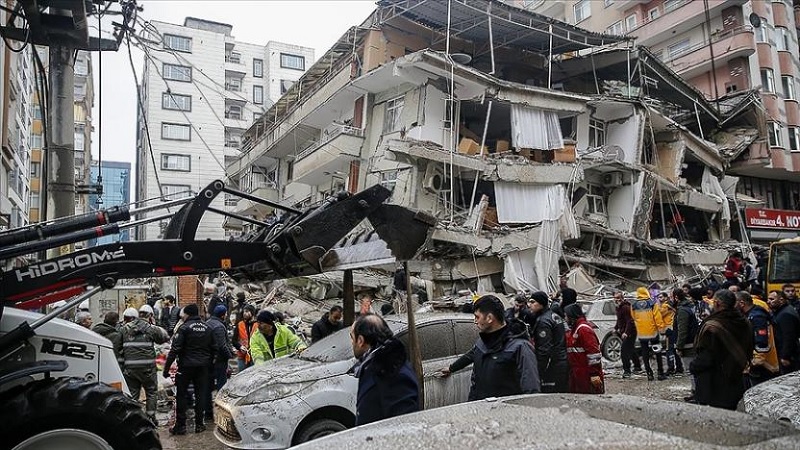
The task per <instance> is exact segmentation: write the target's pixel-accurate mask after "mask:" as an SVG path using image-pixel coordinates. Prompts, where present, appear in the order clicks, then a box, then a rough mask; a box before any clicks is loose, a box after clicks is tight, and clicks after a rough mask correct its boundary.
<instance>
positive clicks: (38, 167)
mask: <svg viewBox="0 0 800 450" xmlns="http://www.w3.org/2000/svg"><path fill="white" fill-rule="evenodd" d="M41 171H42V164H41V163H38V162H32V163H31V178H39V177H40V176H41V175H42V174H41Z"/></svg>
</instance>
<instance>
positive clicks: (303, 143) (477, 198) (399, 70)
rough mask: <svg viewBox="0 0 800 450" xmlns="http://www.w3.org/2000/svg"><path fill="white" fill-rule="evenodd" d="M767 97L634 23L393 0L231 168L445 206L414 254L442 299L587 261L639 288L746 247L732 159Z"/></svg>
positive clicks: (306, 82) (318, 196)
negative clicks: (587, 26) (729, 95)
mask: <svg viewBox="0 0 800 450" xmlns="http://www.w3.org/2000/svg"><path fill="white" fill-rule="evenodd" d="M756 102H757V97H756V96H747V95H739V96H737V98H734V99H730V100H729V101H727V103H726V108H724V111H723V110H722V109H721V108H718V107H715V105H711V104H710V103H709V102H708V101H706V100H705V99H704V98H703V96H702V95H701V94H700V93H699V92H698V91H696V90H694V89H693V88H692V87H691V86H689V85H687V84H686V83H685V82H684V81H683V80H681V79H680V78H679V77H678V76H677V75H675V74H674V72H672V71H671V70H670V69H669V68H667V67H666V66H663V65H662V64H661V63H660V62H659V61H658V60H657V59H656V58H653V57H652V55H651V54H650V53H649V51H648V50H647V49H646V48H636V47H634V46H633V43H632V42H630V41H628V40H627V39H626V38H624V37H620V36H610V35H602V34H597V33H592V32H588V31H585V30H582V29H580V28H577V27H575V26H572V25H568V24H566V23H561V22H558V21H556V20H553V19H551V18H548V17H545V16H541V15H537V14H534V13H531V12H528V11H525V10H521V9H518V8H515V7H513V6H510V5H507V4H504V3H500V2H496V1H493V0H450V1H443V0H386V1H382V2H380V3H379V5H378V8H377V9H376V10H375V12H374V13H373V14H372V15H371V16H370V17H369V18H367V20H366V21H365V22H364V23H362V24H361V25H360V26H357V27H353V28H351V29H350V30H348V31H347V32H346V33H345V34H344V35H343V36H342V37H341V38H340V39H339V41H337V42H336V44H334V46H333V47H332V48H331V49H330V50H329V51H328V52H327V53H326V54H325V55H324V56H322V57H321V58H320V59H319V61H317V63H315V64H314V65H313V66H312V67H311V68H310V69H309V70H308V72H307V73H306V74H305V75H304V76H303V77H302V78H301V79H300V80H299V81H298V82H297V83H295V84H294V85H293V86H292V88H291V89H289V90H288V92H287V93H286V94H285V95H284V96H283V97H282V98H281V99H280V100H279V101H278V102H276V104H275V105H273V106H272V107H271V108H270V109H269V110H268V111H267V112H266V113H265V114H264V115H263V116H262V117H261V119H260V120H259V121H258V122H256V123H255V124H254V125H253V126H252V127H251V128H250V129H249V130H248V131H247V132H246V133H245V134H244V137H243V147H242V154H241V156H240V157H239V158H237V159H236V161H234V162H232V163H231V164H229V165H228V167H227V173H228V177H229V178H230V179H231V180H232V181H233V182H234V183H236V184H238V186H239V188H240V189H241V190H243V191H245V192H248V193H252V194H254V195H258V196H261V197H264V198H267V199H270V200H273V201H278V202H281V203H284V204H287V205H296V206H306V205H309V204H313V203H315V202H319V201H322V200H323V199H324V198H325V197H327V196H330V195H333V194H335V193H336V192H338V191H341V190H347V191H350V192H357V191H360V190H362V189H364V188H366V187H368V186H371V185H374V184H378V183H380V184H382V185H384V186H387V187H390V188H391V189H393V197H392V202H394V203H397V204H401V205H403V206H408V207H411V208H416V209H420V210H425V211H427V212H429V213H432V214H433V215H435V216H436V217H437V219H438V225H437V227H436V230H435V231H434V233H433V235H432V236H431V242H430V243H429V245H428V246H427V249H426V251H425V252H424V253H423V254H422V255H420V256H419V257H418V258H417V259H416V260H415V261H412V262H411V264H410V267H411V271H412V272H414V273H418V274H419V276H420V278H422V279H426V280H430V281H432V282H433V284H434V286H435V289H434V294H435V295H442V294H445V293H449V292H454V291H457V290H462V289H470V290H472V291H483V292H485V291H516V290H522V289H533V290H545V291H549V292H552V291H555V290H556V289H557V286H558V278H559V274H560V273H563V272H565V271H567V270H569V269H571V268H574V267H577V266H580V268H581V269H580V271H581V273H582V274H583V276H584V278H588V279H592V277H594V278H596V279H599V280H602V281H604V282H607V283H609V284H613V285H620V286H623V285H627V286H630V285H632V284H634V283H641V282H647V283H650V282H659V283H661V284H662V285H663V284H671V283H675V282H678V281H683V280H689V281H692V280H694V281H698V280H700V279H702V278H704V277H705V276H707V274H708V269H707V268H708V267H711V266H714V265H719V264H722V262H723V261H724V259H725V257H726V256H727V252H728V250H729V249H730V248H732V247H735V246H736V245H738V243H737V242H736V241H735V240H732V237H736V235H737V232H736V230H732V219H734V216H735V214H736V208H735V207H732V206H731V204H730V203H729V202H730V200H731V199H730V196H731V195H734V196H735V190H734V189H735V179H733V180H731V179H730V177H726V176H725V173H726V169H727V168H728V167H729V164H730V162H731V160H732V159H734V158H736V157H739V156H740V155H741V153H742V151H743V150H741V149H746V148H749V147H750V145H751V144H752V143H753V142H754V141H756V140H757V139H759V138H760V136H761V133H760V131H759V130H758V129H757V127H755V126H754V125H753V124H756V123H758V119H759V118H758V117H754V116H755V115H757V112H754V111H757V108H755V107H754V105H755V103H756ZM726 130H727V131H726ZM714 136H721V137H723V138H724V139H721V140H722V142H721V143H720V144H715V143H713V142H712V141H711V139H712V138H713V137H714ZM731 183H733V184H734V189H732V188H731V187H730V185H731ZM734 199H735V197H734ZM236 212H237V213H238V214H240V215H245V216H254V217H257V218H258V219H265V216H268V215H271V214H279V211H274V210H272V209H270V208H269V207H265V206H263V205H254V204H252V202H246V201H240V202H239V205H237V211H236ZM226 226H227V227H228V228H232V229H242V230H243V231H246V230H247V224H246V223H242V222H240V221H237V220H235V219H229V220H228V221H227V222H226ZM362 233H364V234H367V233H368V230H362ZM355 238H357V237H354V239H355ZM392 262H393V260H392V259H391V258H385V257H382V258H377V259H375V260H374V261H371V265H372V266H378V267H383V268H385V269H387V270H392V269H393V268H394V267H393V265H392Z"/></svg>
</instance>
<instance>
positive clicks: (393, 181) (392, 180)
mask: <svg viewBox="0 0 800 450" xmlns="http://www.w3.org/2000/svg"><path fill="white" fill-rule="evenodd" d="M398 172H399V171H397V170H389V171H386V172H381V173H380V175H381V186H383V187H385V188H386V189H389V190H390V191H393V190H394V187H395V185H397V174H398Z"/></svg>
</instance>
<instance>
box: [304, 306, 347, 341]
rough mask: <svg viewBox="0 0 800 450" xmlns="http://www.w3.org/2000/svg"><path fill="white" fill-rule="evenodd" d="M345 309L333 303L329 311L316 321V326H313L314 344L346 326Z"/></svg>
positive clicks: (312, 337)
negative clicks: (343, 319)
mask: <svg viewBox="0 0 800 450" xmlns="http://www.w3.org/2000/svg"><path fill="white" fill-rule="evenodd" d="M343 311H344V310H343V309H342V307H341V306H339V305H333V306H331V310H330V311H329V312H326V313H325V314H323V316H322V318H321V319H319V320H318V321H316V322H315V323H314V326H312V327H311V343H312V344H313V343H314V342H317V341H318V340H320V339H322V338H324V337H326V336H329V335H331V334H333V333H335V332H337V331H339V330H341V329H342V328H344V323H342V313H343Z"/></svg>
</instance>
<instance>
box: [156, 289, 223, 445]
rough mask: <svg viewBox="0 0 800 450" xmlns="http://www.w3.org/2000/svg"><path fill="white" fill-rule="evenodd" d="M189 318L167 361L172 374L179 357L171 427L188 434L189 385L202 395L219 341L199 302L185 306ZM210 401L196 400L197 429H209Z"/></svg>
mask: <svg viewBox="0 0 800 450" xmlns="http://www.w3.org/2000/svg"><path fill="white" fill-rule="evenodd" d="M183 312H184V314H186V320H185V321H184V323H183V324H182V325H181V326H180V327H179V328H178V331H176V332H175V335H174V336H173V338H172V347H171V348H170V350H169V354H168V355H167V361H166V363H165V364H164V373H163V375H164V377H165V378H168V377H169V369H170V367H172V363H173V362H175V361H176V360H177V361H178V372H177V373H176V374H175V384H176V388H177V392H176V394H175V402H176V405H175V410H176V412H175V425H174V426H173V427H172V428H170V429H169V432H170V434H178V435H180V434H186V410H187V408H188V403H189V398H190V397H189V385H194V392H196V393H197V395H198V396H199V395H202V394H201V393H202V392H206V389H208V388H207V383H208V366H209V365H210V364H211V361H212V360H213V357H214V355H215V354H217V351H218V344H217V343H216V342H215V339H214V335H213V333H212V332H211V329H210V328H209V327H208V325H206V324H205V323H204V322H203V321H202V320H200V311H199V308H198V307H197V305H196V304H193V303H192V304H189V305H186V306H184V307H183ZM205 407H206V403H205V402H204V401H202V400H201V399H200V398H197V399H196V400H195V402H194V423H195V428H194V429H195V432H197V433H201V432H203V431H205V430H206V427H205V425H204V424H203V417H204V414H205Z"/></svg>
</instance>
